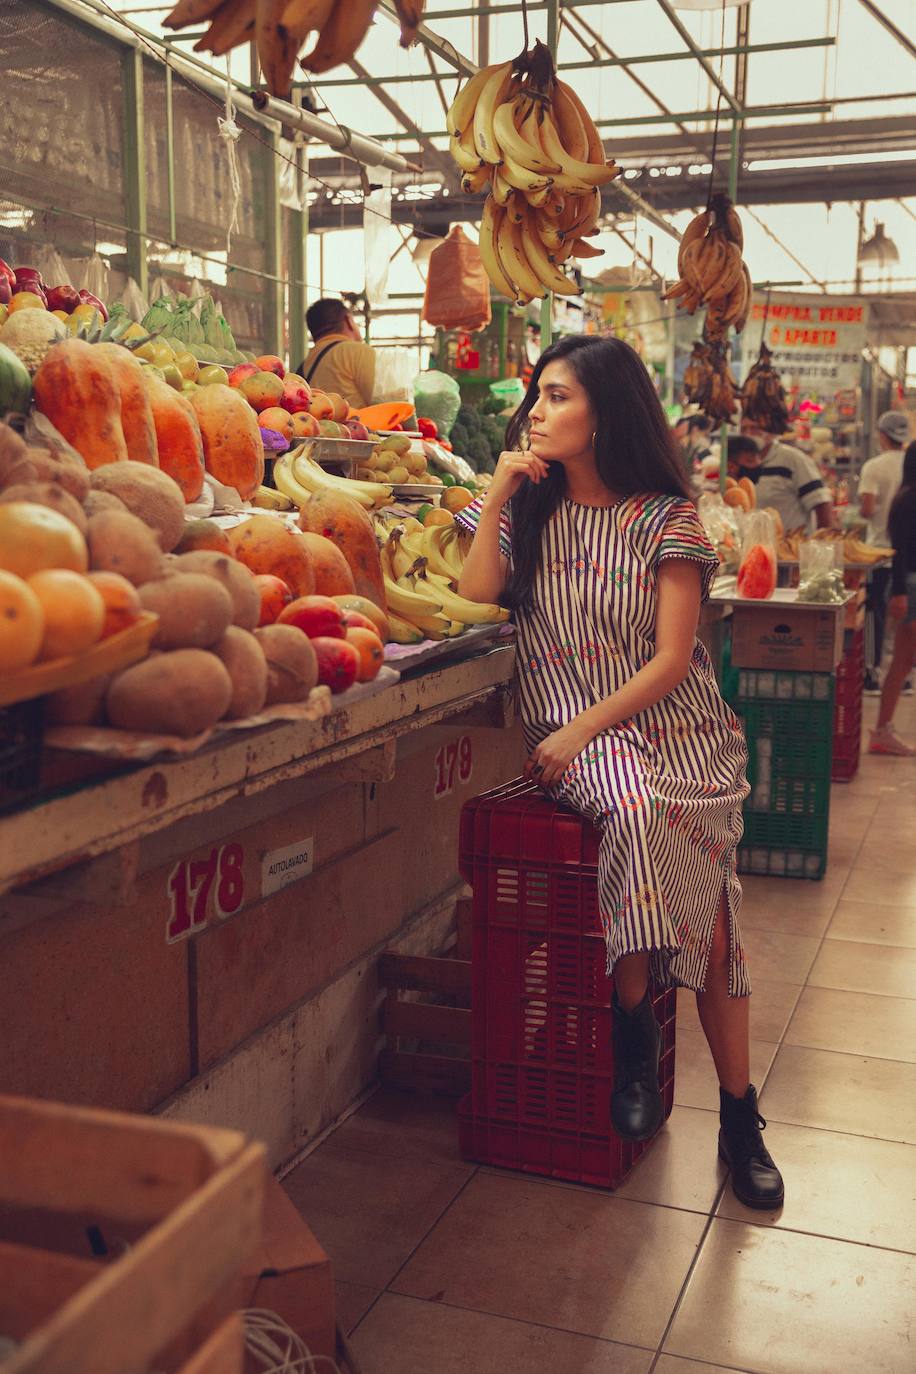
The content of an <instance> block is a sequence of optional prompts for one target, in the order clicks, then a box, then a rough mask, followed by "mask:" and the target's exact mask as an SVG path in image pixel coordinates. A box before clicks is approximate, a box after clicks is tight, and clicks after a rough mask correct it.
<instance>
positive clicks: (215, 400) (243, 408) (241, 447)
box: [190, 382, 264, 501]
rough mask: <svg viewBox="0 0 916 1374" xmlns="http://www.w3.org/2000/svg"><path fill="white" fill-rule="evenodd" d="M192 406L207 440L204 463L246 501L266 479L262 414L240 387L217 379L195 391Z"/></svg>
mask: <svg viewBox="0 0 916 1374" xmlns="http://www.w3.org/2000/svg"><path fill="white" fill-rule="evenodd" d="M190 400H191V405H192V406H193V407H194V413H195V415H196V416H197V422H198V424H199V425H200V432H201V436H202V438H203V442H204V463H205V464H206V468H207V471H208V472H209V473H212V475H213V476H214V477H215V478H216V480H217V481H218V482H222V483H223V485H224V486H227V487H234V488H235V490H236V491H237V492H238V494H239V496H241V498H242V500H243V501H248V500H250V499H251V497H252V496H254V494H255V492H256V491H257V489H258V487H259V486H260V485H261V483H262V482H263V481H264V442H263V440H262V438H261V431H260V430H259V428H258V417H257V416H256V414H255V412H254V411H253V410H252V408H251V406H250V405H249V404H248V402H247V401H246V400H245V397H244V396H243V395H242V394H241V392H240V391H238V390H237V389H236V388H234V387H231V386H226V385H224V384H223V383H220V382H214V383H213V385H212V386H202V387H200V388H199V389H198V390H197V391H192V392H191V396H190Z"/></svg>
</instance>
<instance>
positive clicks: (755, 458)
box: [728, 434, 763, 482]
mask: <svg viewBox="0 0 916 1374" xmlns="http://www.w3.org/2000/svg"><path fill="white" fill-rule="evenodd" d="M762 466H763V459H762V458H761V456H760V449H759V448H758V447H757V440H756V439H752V438H751V437H750V435H748V434H730V435H729V438H728V475H729V477H734V479H735V481H736V482H737V481H739V480H740V479H741V478H742V477H749V478H750V479H751V481H752V482H756V481H757V480H758V479H759V477H760V469H761V467H762Z"/></svg>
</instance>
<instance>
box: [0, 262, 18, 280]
mask: <svg viewBox="0 0 916 1374" xmlns="http://www.w3.org/2000/svg"><path fill="white" fill-rule="evenodd" d="M0 277H6V279H7V281H8V282H9V284H10V286H12V285H13V283H14V282H15V280H16V273H15V272H14V271H13V269H12V267H10V265H9V263H8V262H4V261H3V259H2V258H0Z"/></svg>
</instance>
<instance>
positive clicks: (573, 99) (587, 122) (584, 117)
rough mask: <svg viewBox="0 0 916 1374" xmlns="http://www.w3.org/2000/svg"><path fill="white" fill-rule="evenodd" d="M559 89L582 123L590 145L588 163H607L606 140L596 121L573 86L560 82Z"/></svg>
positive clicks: (587, 152) (587, 156)
mask: <svg viewBox="0 0 916 1374" xmlns="http://www.w3.org/2000/svg"><path fill="white" fill-rule="evenodd" d="M557 87H558V89H559V90H562V92H563V95H564V97H565V98H566V99H567V100H568V101H569V102H570V104H571V105H572V106H573V107H574V109H575V111H576V113H577V115H578V116H579V118H580V119H581V121H582V128H583V130H584V131H585V139H586V143H587V144H588V148H587V151H586V154H585V156H586V160H587V161H588V162H606V161H607V154H606V153H605V151H604V140H603V139H602V137H601V135H600V133H599V132H598V129H597V127H596V125H595V121H594V120H593V119H592V117H591V115H590V114H589V112H588V110H587V109H586V108H585V106H584V105H583V104H582V101H581V100H580V99H579V97H578V95H576V92H575V91H574V90H573V88H572V86H567V85H566V82H565V81H558V82H557Z"/></svg>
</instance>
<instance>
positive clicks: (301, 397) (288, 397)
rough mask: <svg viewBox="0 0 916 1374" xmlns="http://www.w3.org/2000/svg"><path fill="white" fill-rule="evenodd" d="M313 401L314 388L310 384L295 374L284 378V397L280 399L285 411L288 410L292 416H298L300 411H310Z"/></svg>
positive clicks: (291, 373)
mask: <svg viewBox="0 0 916 1374" xmlns="http://www.w3.org/2000/svg"><path fill="white" fill-rule="evenodd" d="M311 400H312V388H311V387H310V386H309V384H308V382H304V381H303V380H302V378H301V377H297V376H296V374H295V373H294V372H289V373H287V375H286V376H285V377H284V378H283V395H282V396H281V397H280V405H281V406H282V407H283V409H284V410H288V411H289V413H290V415H298V414H299V412H300V411H307V410H308V408H309V405H310V404H311Z"/></svg>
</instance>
